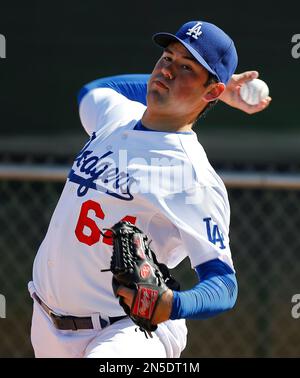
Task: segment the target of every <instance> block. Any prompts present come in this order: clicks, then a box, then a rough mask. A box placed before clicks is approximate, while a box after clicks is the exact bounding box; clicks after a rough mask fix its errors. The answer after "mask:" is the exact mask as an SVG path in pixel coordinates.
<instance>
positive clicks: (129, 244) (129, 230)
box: [102, 221, 180, 337]
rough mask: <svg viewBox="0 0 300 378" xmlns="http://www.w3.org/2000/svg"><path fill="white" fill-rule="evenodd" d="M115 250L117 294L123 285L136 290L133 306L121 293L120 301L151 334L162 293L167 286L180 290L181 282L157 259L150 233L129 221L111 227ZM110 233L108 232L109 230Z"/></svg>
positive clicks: (154, 327) (111, 264) (111, 268)
mask: <svg viewBox="0 0 300 378" xmlns="http://www.w3.org/2000/svg"><path fill="white" fill-rule="evenodd" d="M109 230H110V231H111V236H110V237H112V238H113V253H112V258H111V262H110V269H104V270H102V271H111V272H112V273H113V279H112V287H113V291H114V294H115V296H116V297H117V296H118V295H117V291H118V288H119V286H120V285H123V286H126V287H128V288H130V289H133V290H134V291H135V296H134V299H133V302H132V306H131V308H129V307H128V306H127V305H126V304H125V302H124V300H123V298H122V297H120V300H119V303H120V305H121V306H122V307H123V309H124V311H125V312H126V314H127V315H129V316H130V318H131V319H132V320H133V322H134V323H135V324H136V325H137V326H138V327H139V329H140V330H141V331H143V332H145V335H146V336H147V334H148V335H149V336H150V337H152V335H151V332H152V331H155V330H156V328H157V325H154V324H152V322H151V320H152V317H153V314H154V311H155V309H156V307H157V304H158V303H159V301H160V298H161V296H162V294H163V293H164V292H165V291H166V290H167V289H168V288H170V289H172V290H179V289H180V287H179V284H178V282H177V281H176V280H175V279H174V278H173V277H172V276H171V275H170V272H169V269H168V267H167V266H166V265H164V264H161V263H158V261H157V259H156V256H155V254H154V252H153V251H152V250H151V248H150V246H149V245H150V243H151V242H149V240H148V237H147V235H145V234H144V233H143V232H142V231H141V230H140V229H139V228H137V227H136V226H133V225H132V224H131V223H130V222H123V221H121V222H118V223H116V224H115V225H114V226H113V227H112V228H111V229H109ZM106 235H107V233H106Z"/></svg>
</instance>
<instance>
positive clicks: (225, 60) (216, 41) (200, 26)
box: [152, 21, 238, 84]
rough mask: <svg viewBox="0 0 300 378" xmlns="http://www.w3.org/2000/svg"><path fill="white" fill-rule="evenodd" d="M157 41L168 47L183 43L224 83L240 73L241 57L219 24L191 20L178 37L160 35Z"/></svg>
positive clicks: (181, 29)
mask: <svg viewBox="0 0 300 378" xmlns="http://www.w3.org/2000/svg"><path fill="white" fill-rule="evenodd" d="M152 39H153V41H154V42H155V43H156V44H157V45H159V46H161V47H167V46H168V45H169V43H171V42H176V41H178V42H180V43H182V44H183V46H184V47H185V48H186V49H187V50H188V51H189V52H190V53H191V54H192V55H193V57H194V58H195V59H196V60H197V61H198V62H199V63H200V64H201V65H202V66H203V67H205V68H206V69H207V71H209V72H210V73H212V74H213V75H215V76H216V77H217V78H218V80H219V81H220V82H222V83H224V84H227V82H228V81H229V80H230V78H231V76H232V74H233V73H234V71H235V70H236V67H237V63H238V56H237V52H236V49H235V46H234V43H233V41H232V39H231V38H230V37H229V36H228V35H227V34H226V33H224V32H223V30H221V29H220V28H218V27H217V26H216V25H214V24H211V23H209V22H204V21H190V22H187V23H186V24H184V25H183V26H181V28H180V29H179V30H178V31H177V33H176V34H171V33H164V32H162V33H156V34H154V35H153V37H152Z"/></svg>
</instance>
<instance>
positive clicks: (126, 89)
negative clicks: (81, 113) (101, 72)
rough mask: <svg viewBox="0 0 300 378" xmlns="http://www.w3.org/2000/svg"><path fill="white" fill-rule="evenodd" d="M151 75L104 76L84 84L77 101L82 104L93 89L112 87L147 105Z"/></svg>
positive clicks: (130, 98)
mask: <svg viewBox="0 0 300 378" xmlns="http://www.w3.org/2000/svg"><path fill="white" fill-rule="evenodd" d="M149 77H150V75H148V74H136V75H118V76H109V77H104V78H101V79H98V80H94V81H92V82H91V83H88V84H86V85H84V86H83V87H82V88H81V90H80V91H79V93H78V96H77V101H78V105H79V104H80V102H81V100H82V98H83V97H84V96H85V95H86V94H87V93H88V92H89V91H91V90H92V89H95V88H111V89H113V90H115V91H116V92H118V93H120V94H122V95H123V96H125V97H127V98H128V99H129V100H132V101H138V102H141V103H142V104H144V105H146V94H147V82H148V80H149Z"/></svg>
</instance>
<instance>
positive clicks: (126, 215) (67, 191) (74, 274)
mask: <svg viewBox="0 0 300 378" xmlns="http://www.w3.org/2000/svg"><path fill="white" fill-rule="evenodd" d="M145 109H146V108H145V106H144V105H142V104H140V103H138V102H134V101H130V100H128V99H127V98H126V97H124V96H123V95H121V94H119V93H117V92H115V91H114V90H113V89H110V88H98V89H93V90H92V91H90V92H89V93H87V94H86V95H85V96H84V97H83V99H82V101H81V103H80V109H79V110H80V117H81V121H82V124H83V126H84V127H85V129H86V131H87V132H88V134H89V135H90V139H89V141H88V142H87V144H86V145H85V146H84V148H83V149H82V151H81V152H80V153H79V154H78V156H77V157H76V159H75V161H74V163H73V166H72V168H71V171H70V173H69V176H68V179H67V182H66V184H65V186H64V189H63V192H62V194H61V197H60V199H59V202H58V204H57V207H56V209H55V211H54V213H53V216H52V219H51V222H50V225H49V228H48V231H47V234H46V236H45V239H44V240H43V242H42V244H41V246H40V248H39V251H38V254H37V256H36V258H35V261H34V268H33V281H34V285H35V288H36V290H37V292H38V294H39V295H40V296H41V298H42V299H43V300H44V301H45V302H46V303H47V304H48V306H49V307H51V308H52V309H53V310H54V311H56V312H58V313H60V314H71V315H74V316H88V315H90V314H93V313H100V314H104V315H106V316H118V315H122V314H123V310H122V308H121V307H120V305H119V303H118V299H116V298H115V296H114V294H113V291H112V285H111V280H112V274H111V272H101V269H105V268H109V266H110V259H111V254H112V245H111V239H109V238H105V237H103V235H102V234H101V233H100V231H101V232H102V233H106V235H109V231H105V230H104V229H105V228H109V227H111V226H113V225H114V224H115V223H116V222H118V221H120V220H129V221H131V222H132V223H134V224H135V225H136V226H137V227H139V228H140V229H141V230H143V231H144V232H145V233H146V234H147V235H148V236H149V238H150V239H152V244H151V247H152V248H153V250H154V251H155V253H156V255H157V259H158V261H160V262H163V263H165V264H167V265H168V266H169V267H170V268H173V267H175V266H176V265H177V264H178V263H180V262H181V261H182V260H183V259H184V258H185V257H186V256H189V258H190V260H191V263H192V265H193V266H197V265H199V264H201V263H204V262H206V261H208V260H212V259H215V258H218V259H220V260H222V261H224V262H225V263H227V264H228V265H229V266H231V267H232V268H233V264H232V259H231V253H230V247H229V238H228V232H229V218H230V210H229V204H228V198H227V192H226V189H225V187H224V185H223V182H222V180H221V179H220V178H219V177H218V175H217V174H216V172H215V171H214V169H213V168H212V167H211V165H210V163H209V162H208V160H207V157H206V154H205V152H204V150H203V148H202V146H201V145H200V143H199V142H198V140H197V136H196V134H195V133H194V132H191V133H166V132H154V131H141V130H135V129H134V127H135V125H136V124H137V122H138V121H139V120H140V119H141V117H142V115H143V113H144V111H145Z"/></svg>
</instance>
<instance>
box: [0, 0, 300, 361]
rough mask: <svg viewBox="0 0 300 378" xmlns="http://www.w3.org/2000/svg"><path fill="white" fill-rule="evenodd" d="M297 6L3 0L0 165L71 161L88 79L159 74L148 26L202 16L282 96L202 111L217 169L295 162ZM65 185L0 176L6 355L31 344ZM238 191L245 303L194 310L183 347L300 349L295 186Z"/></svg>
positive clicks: (238, 259)
mask: <svg viewBox="0 0 300 378" xmlns="http://www.w3.org/2000/svg"><path fill="white" fill-rule="evenodd" d="M299 9H300V5H299V4H296V3H295V2H294V1H291V0H288V1H285V2H284V3H282V2H281V3H277V4H276V3H274V2H271V1H264V2H262V1H257V0H255V1H252V2H246V3H245V2H241V1H230V0H229V1H226V2H224V1H218V2H213V3H212V2H200V1H195V0H190V1H179V0H173V1H158V0H153V1H149V2H142V1H136V0H134V1H119V0H118V1H116V0H115V1H113V2H108V1H100V0H98V1H96V0H87V1H85V2H82V1H79V0H73V1H60V2H55V1H52V2H50V1H37V0H36V1H33V0H29V1H26V2H21V1H14V2H8V1H3V0H0V34H2V35H4V36H5V37H6V42H7V43H6V49H7V51H6V54H7V57H6V59H0V114H1V118H0V164H7V163H13V164H18V165H23V164H24V163H30V164H45V165H49V164H55V165H59V164H63V165H67V166H69V165H70V164H71V163H72V159H73V158H74V156H75V154H76V153H77V151H78V150H79V149H80V148H81V147H82V144H83V143H84V142H85V140H86V138H87V135H86V134H85V132H84V130H83V128H82V127H81V124H80V121H79V117H78V110H77V102H76V95H77V92H78V90H79V89H80V88H81V86H82V85H84V84H85V83H87V82H89V81H92V80H95V79H97V78H99V77H103V76H108V75H115V74H122V73H150V72H151V70H152V68H153V66H154V64H155V62H156V60H157V58H158V57H159V55H160V50H159V49H158V48H157V47H156V46H155V45H154V44H153V43H152V41H151V36H152V34H153V33H155V32H157V31H172V32H175V31H176V30H177V29H178V28H179V27H180V25H181V24H182V23H184V22H186V21H187V20H193V19H203V20H207V21H210V22H213V23H215V24H217V25H218V26H220V27H221V28H222V29H224V30H225V31H226V32H227V33H228V34H229V35H230V36H231V37H232V38H233V40H234V41H235V44H236V47H237V50H238V54H239V65H238V69H237V72H243V71H244V70H248V69H255V70H258V71H259V72H260V77H261V78H262V79H263V80H265V81H266V82H267V83H268V85H269V88H270V95H271V96H272V98H273V101H272V103H271V106H270V107H269V108H268V109H267V110H265V111H264V112H262V113H258V114H255V115H252V116H249V115H247V114H245V113H242V112H240V111H238V110H235V109H231V108H229V107H228V106H226V105H224V104H222V103H221V104H218V106H217V107H216V108H215V109H214V110H213V111H212V112H210V113H208V115H207V117H206V118H205V119H204V120H202V121H200V122H199V124H198V125H197V128H196V131H197V133H198V136H199V139H200V141H201V143H202V144H203V145H204V147H205V149H206V151H207V153H208V157H209V158H210V160H211V162H212V163H213V165H214V166H215V167H216V169H218V170H228V171H232V170H234V171H238V172H247V171H256V172H264V173H266V172H267V173H285V174H286V173H293V174H299V168H300V164H299V162H300V143H299V142H300V132H299V130H300V128H299V123H300V122H299V103H300V101H299V96H298V90H299V81H300V80H299V71H300V58H299V59H294V58H293V57H292V53H291V50H292V47H293V43H292V42H291V40H292V36H293V35H295V34H300V23H299V14H300V11H299ZM299 52H300V48H299ZM61 187H62V184H61V183H43V184H41V183H35V182H26V181H24V182H22V183H19V182H15V181H14V180H0V225H1V227H0V230H1V232H0V257H1V258H0V294H4V295H5V296H6V299H7V318H6V319H0V339H1V341H0V356H5V357H27V356H32V349H31V346H30V343H29V328H30V315H31V314H30V311H31V301H30V298H29V296H28V294H27V291H26V283H27V281H28V280H29V279H30V277H31V268H32V261H33V258H34V256H35V253H36V251H37V248H38V245H39V244H40V242H41V241H42V239H43V237H44V234H45V232H46V229H47V225H48V222H49V220H50V217H51V213H52V211H53V209H54V208H55V204H56V201H57V198H58V196H59V193H60V191H61ZM229 196H230V200H231V206H232V225H231V240H232V250H233V254H234V261H235V263H236V268H237V272H238V279H239V284H240V295H239V299H238V303H237V306H236V308H235V309H234V310H233V311H231V312H229V313H228V314H224V315H221V316H220V317H217V318H216V319H211V320H208V321H205V322H197V321H192V322H189V325H190V335H189V343H188V346H187V349H186V351H185V352H184V356H188V357H200V356H205V357H207V356H208V357H213V356H221V357H228V356H230V357H232V356H233V357H235V356H238V357H244V356H245V357H270V356H271V357H282V356H288V357H294V356H299V354H300V349H299V345H300V333H299V332H298V328H299V326H298V323H297V320H295V319H292V317H291V315H290V310H291V303H290V300H291V297H292V295H293V294H295V293H297V292H298V291H299V290H300V278H299V272H300V268H299V256H298V255H299V247H300V239H299V236H298V235H299V227H300V215H299V214H300V211H299V191H284V190H283V191H278V192H277V191H273V190H265V191H264V190H262V191H260V190H240V189H233V190H230V191H229ZM192 273H193V272H191V271H190V270H189V264H188V262H185V263H184V264H183V266H182V267H180V268H179V270H178V274H179V276H180V277H181V279H182V280H183V279H185V281H186V286H187V287H189V286H190V285H192V284H193V282H194V281H193V274H192ZM299 321H300V320H299ZM299 321H298V322H299ZM204 341H205V342H204Z"/></svg>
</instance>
